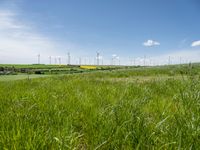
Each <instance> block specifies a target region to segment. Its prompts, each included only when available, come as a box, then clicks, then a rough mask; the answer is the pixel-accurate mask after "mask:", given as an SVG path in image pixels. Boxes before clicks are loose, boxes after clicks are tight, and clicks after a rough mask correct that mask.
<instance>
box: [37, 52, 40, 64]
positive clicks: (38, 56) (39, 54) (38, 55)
mask: <svg viewBox="0 0 200 150" xmlns="http://www.w3.org/2000/svg"><path fill="white" fill-rule="evenodd" d="M37 57H38V64H40V54H38V55H37Z"/></svg>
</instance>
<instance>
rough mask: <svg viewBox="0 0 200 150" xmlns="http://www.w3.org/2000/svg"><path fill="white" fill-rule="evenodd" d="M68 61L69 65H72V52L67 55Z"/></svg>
mask: <svg viewBox="0 0 200 150" xmlns="http://www.w3.org/2000/svg"><path fill="white" fill-rule="evenodd" d="M67 57H68V58H67V60H68V65H70V61H71V55H70V52H68V53H67Z"/></svg>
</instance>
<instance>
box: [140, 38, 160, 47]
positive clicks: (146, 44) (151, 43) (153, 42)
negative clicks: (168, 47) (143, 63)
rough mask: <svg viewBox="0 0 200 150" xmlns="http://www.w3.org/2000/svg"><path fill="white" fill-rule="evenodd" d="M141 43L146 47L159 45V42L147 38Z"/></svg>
mask: <svg viewBox="0 0 200 150" xmlns="http://www.w3.org/2000/svg"><path fill="white" fill-rule="evenodd" d="M143 45H144V46H147V47H151V46H157V45H160V43H159V42H157V41H154V40H147V41H146V42H144V43H143Z"/></svg>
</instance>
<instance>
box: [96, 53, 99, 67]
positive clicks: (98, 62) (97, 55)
mask: <svg viewBox="0 0 200 150" xmlns="http://www.w3.org/2000/svg"><path fill="white" fill-rule="evenodd" d="M96 53H97V65H99V56H100V53H99V52H96Z"/></svg>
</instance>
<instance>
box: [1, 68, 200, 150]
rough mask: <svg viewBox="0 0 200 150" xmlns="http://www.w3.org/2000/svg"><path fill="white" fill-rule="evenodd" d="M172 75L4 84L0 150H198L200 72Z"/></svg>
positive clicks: (118, 74)
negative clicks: (199, 74)
mask: <svg viewBox="0 0 200 150" xmlns="http://www.w3.org/2000/svg"><path fill="white" fill-rule="evenodd" d="M187 67H188V66H186V68H187ZM173 69H174V68H173V66H172V67H170V69H169V68H165V67H163V68H136V71H135V72H134V71H133V70H134V69H132V68H129V69H127V70H125V69H123V70H119V71H103V72H102V71H100V72H93V73H84V74H73V75H71V74H69V75H65V76H50V77H47V78H38V79H29V80H27V79H26V80H19V81H9V82H0V89H1V90H0V103H1V105H0V149H199V148H200V146H199V143H200V126H199V124H200V97H199V94H200V93H199V89H200V80H199V76H198V72H197V74H196V73H195V74H193V73H191V74H188V75H187V74H186V73H184V74H183V75H187V76H180V73H179V71H180V70H184V69H183V68H180V69H179V68H178V69H177V70H176V69H174V73H173V75H171V74H170V70H173ZM193 69H196V67H194V68H193ZM196 70H197V69H196ZM185 71H186V72H189V71H187V70H185ZM177 75H179V76H178V78H177ZM161 77H162V78H161ZM135 78H138V80H132V79H135ZM158 78H161V79H160V80H157V79H158Z"/></svg>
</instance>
